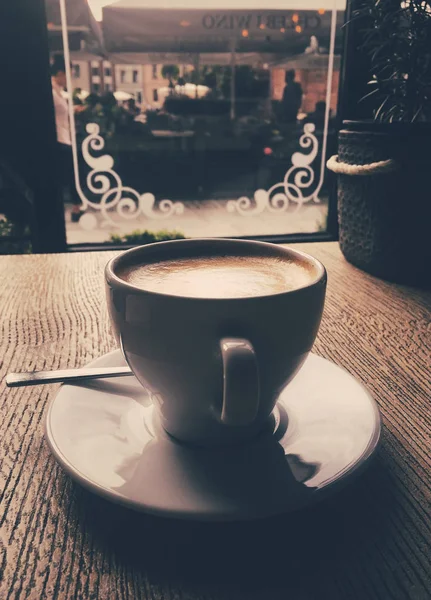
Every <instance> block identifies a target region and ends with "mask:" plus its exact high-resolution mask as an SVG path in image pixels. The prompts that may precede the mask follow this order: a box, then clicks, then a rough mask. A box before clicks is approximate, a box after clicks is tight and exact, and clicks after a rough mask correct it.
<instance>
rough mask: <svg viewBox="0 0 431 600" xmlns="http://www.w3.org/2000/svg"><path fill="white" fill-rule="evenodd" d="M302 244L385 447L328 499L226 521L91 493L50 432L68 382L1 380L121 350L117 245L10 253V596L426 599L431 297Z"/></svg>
mask: <svg viewBox="0 0 431 600" xmlns="http://www.w3.org/2000/svg"><path fill="white" fill-rule="evenodd" d="M298 247H299V248H301V249H304V250H306V251H308V252H310V253H311V254H313V255H315V256H316V257H317V258H319V259H320V260H322V262H323V263H324V264H325V265H326V267H327V269H328V273H329V284H328V295H327V302H326V308H325V313H324V318H323V322H322V326H321V330H320V333H319V336H318V339H317V342H316V345H315V348H314V351H315V352H316V353H317V354H320V355H321V356H324V357H326V358H328V359H330V360H332V361H334V362H335V363H337V364H339V365H342V366H343V367H345V368H346V369H347V370H348V371H350V373H352V374H353V375H355V376H356V377H357V378H358V379H359V380H361V381H362V382H363V383H364V384H365V385H366V386H367V387H368V388H369V390H370V391H371V393H372V394H373V395H374V397H375V398H376V400H377V402H378V404H379V406H380V409H381V413H382V417H383V440H382V444H381V447H380V449H379V451H378V453H377V456H376V458H375V460H374V462H373V464H372V465H371V467H370V468H369V469H368V471H366V472H365V473H364V474H363V475H362V476H361V477H360V478H358V479H357V480H356V481H355V482H354V483H352V484H351V485H350V486H348V487H346V488H345V489H344V490H342V491H341V492H339V493H338V494H337V495H336V496H333V497H332V498H329V499H327V500H325V501H324V502H323V503H321V504H319V505H318V506H315V507H313V508H309V509H307V510H304V511H302V512H299V513H297V514H294V515H286V516H283V517H278V518H273V519H269V520H263V521H259V522H253V523H240V524H217V525H216V524H200V523H191V522H178V521H173V520H163V519H160V518H154V517H148V516H145V515H141V514H136V513H133V512H131V511H128V510H126V509H122V508H119V507H117V506H115V505H111V504H110V503H108V502H107V501H104V500H102V499H100V498H98V497H96V496H94V495H92V494H91V493H89V492H87V491H85V490H83V489H82V488H81V487H80V486H79V485H77V484H75V483H74V482H72V480H71V479H70V478H69V477H68V476H67V475H66V474H65V473H64V472H63V471H62V469H61V468H60V467H59V466H57V464H56V462H55V461H54V459H53V458H52V456H51V455H50V452H49V450H48V447H47V445H46V443H45V440H44V434H43V425H44V411H45V408H46V406H47V402H48V400H49V399H50V397H51V396H52V394H54V393H55V391H56V389H57V386H40V387H34V388H26V389H11V390H6V389H5V386H4V381H3V378H4V376H5V375H6V373H8V372H10V371H21V370H31V369H56V368H66V367H77V366H81V365H84V364H85V363H87V362H88V361H90V360H91V359H93V358H95V357H97V356H99V355H101V354H103V353H105V352H107V351H108V350H110V349H112V348H113V347H114V341H113V338H112V336H111V334H110V332H109V324H108V319H107V313H106V309H105V306H104V291H103V267H104V265H105V263H106V262H107V260H108V259H109V258H110V257H111V256H112V253H109V252H107V253H102V252H97V253H86V254H84V253H82V254H69V255H50V256H36V255H34V256H9V257H1V258H0V281H1V287H0V298H1V300H0V303H1V304H0V306H1V315H0V327H1V331H0V360H1V364H0V367H1V373H0V377H1V380H2V383H1V388H0V389H1V409H0V423H1V425H0V431H1V436H0V465H1V466H0V494H1V504H0V598H1V600H24V599H31V600H33V599H34V600H45V599H47V600H51V599H54V598H56V599H57V598H58V599H62V600H63V599H65V600H66V599H67V600H69V599H78V600H93V599H98V600H99V599H100V600H111V599H112V600H114V599H115V600H126V599H127V600H257V599H258V600H326V599H328V600H350V599H352V600H353V599H355V600H356V599H357V600H367V599H370V600H391V599H397V600H398V599H399V600H410V599H411V600H428V599H430V598H431V516H430V505H431V452H430V446H431V444H430V441H431V440H430V433H431V412H430V398H431V383H430V381H431V374H430V362H431V359H430V348H431V343H430V336H431V323H430V318H431V317H430V311H431V294H430V293H429V292H423V291H419V290H415V289H412V288H406V287H402V286H397V285H393V284H389V283H385V282H383V281H380V280H377V279H375V278H373V277H371V276H368V275H366V274H364V273H362V272H361V271H359V270H357V269H355V268H354V267H352V266H350V265H349V264H348V263H346V262H345V260H344V259H343V258H342V256H341V254H340V252H339V249H338V246H337V245H336V244H335V243H334V244H304V245H302V244H300V245H298Z"/></svg>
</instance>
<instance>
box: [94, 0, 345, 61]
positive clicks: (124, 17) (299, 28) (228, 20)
mask: <svg viewBox="0 0 431 600" xmlns="http://www.w3.org/2000/svg"><path fill="white" fill-rule="evenodd" d="M342 22H343V13H339V14H338V15H337V26H340V27H341V25H342ZM330 29H331V11H324V10H320V11H319V10H297V11H294V10H261V11H259V10H252V11H248V10H230V11H229V10H223V11H220V12H218V11H212V10H185V9H184V10H178V9H176V10H175V9H172V10H162V9H160V10H156V9H145V8H126V9H125V8H122V7H121V5H116V4H113V5H111V6H107V7H105V9H104V13H103V32H104V39H105V43H106V46H107V49H108V50H110V51H112V52H151V51H152V52H230V51H231V50H232V49H235V50H236V51H237V52H267V53H268V52H280V53H289V54H290V53H292V54H299V53H301V52H304V50H305V48H306V47H307V46H308V44H309V41H310V37H311V36H313V35H314V36H316V37H317V38H318V40H319V44H320V45H321V46H322V47H329V37H330Z"/></svg>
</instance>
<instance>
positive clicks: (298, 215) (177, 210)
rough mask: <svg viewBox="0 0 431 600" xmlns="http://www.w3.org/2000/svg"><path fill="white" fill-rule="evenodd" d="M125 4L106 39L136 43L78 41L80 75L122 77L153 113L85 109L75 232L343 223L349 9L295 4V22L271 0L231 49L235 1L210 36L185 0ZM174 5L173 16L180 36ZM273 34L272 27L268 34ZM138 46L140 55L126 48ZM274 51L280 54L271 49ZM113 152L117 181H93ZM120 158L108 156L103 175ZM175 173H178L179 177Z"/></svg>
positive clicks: (93, 237)
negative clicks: (86, 48)
mask: <svg viewBox="0 0 431 600" xmlns="http://www.w3.org/2000/svg"><path fill="white" fill-rule="evenodd" d="M20 1H21V0H20ZM51 1H52V2H57V3H58V1H59V0H49V2H51ZM62 1H63V0H62ZM71 1H72V2H73V0H71ZM94 1H96V0H94ZM105 1H106V0H105ZM351 1H353V0H351ZM0 2H1V0H0ZM342 2H343V0H339V2H337V4H342ZM93 3H94V2H93ZM126 4H128V3H126V2H119V3H117V4H115V5H114V6H113V7H112V6H110V5H108V6H106V7H105V9H104V10H105V17H106V22H108V19H107V15H108V13H111V16H112V17H113V18H114V17H115V23H117V26H115V24H114V22H112V30H111V28H105V32H104V33H105V43H106V45H107V47H110V48H115V53H116V56H118V57H120V56H123V58H121V59H119V62H118V64H117V63H115V64H114V62H111V60H110V59H109V58H107V57H106V56H105V57H104V56H98V55H96V54H92V55H90V54H88V55H87V56H88V57H89V63H87V62H84V60H83V58H80V55H79V54H77V53H75V47H74V46H72V45H71V48H70V51H71V52H73V62H74V63H79V64H80V65H81V77H80V79H73V82H74V85H73V88H77V87H79V88H81V89H82V92H94V93H95V94H96V93H97V94H98V95H100V94H103V93H112V92H114V91H115V96H116V98H117V101H118V103H119V104H120V105H121V106H124V108H125V109H126V110H127V112H128V113H129V116H134V117H135V116H136V118H137V121H138V123H140V124H136V123H135V122H134V120H133V118H128V117H127V116H125V117H124V118H121V123H120V126H119V127H116V126H115V127H113V126H112V120H110V119H107V118H101V116H103V115H101V114H100V112H98V111H93V113H94V114H89V112H91V111H84V112H83V111H79V110H78V111H76V112H75V113H74V115H73V117H74V122H75V126H76V130H77V131H78V132H79V135H78V136H77V138H76V153H77V154H78V156H79V158H80V161H79V162H78V173H77V176H78V177H79V179H78V177H76V179H75V184H76V187H77V191H78V193H79V198H80V199H81V202H82V206H83V210H87V214H85V217H84V215H83V218H82V219H81V220H80V221H79V222H78V223H75V222H73V223H72V220H71V218H70V205H69V206H67V202H66V203H65V207H66V208H65V214H66V231H67V242H68V243H69V244H71V245H72V246H74V245H77V244H97V243H105V242H109V243H111V242H110V240H111V237H110V236H111V232H113V231H114V230H116V231H117V232H118V233H119V234H121V235H128V234H130V233H131V232H133V231H134V230H138V229H139V230H142V231H144V230H145V229H148V230H151V231H156V232H157V231H160V230H161V229H166V230H168V231H173V230H177V231H180V232H181V233H182V234H183V235H185V236H186V237H189V238H192V237H195V236H197V237H218V236H220V237H223V236H234V237H241V238H246V237H253V238H265V239H268V240H271V239H273V241H282V239H283V240H286V241H289V239H291V240H292V239H295V240H298V241H299V239H301V237H302V239H309V238H312V239H324V238H325V236H326V238H325V239H327V238H328V237H329V235H328V234H331V235H333V233H332V232H336V204H334V200H335V199H336V197H335V195H334V185H333V184H334V183H335V182H334V177H331V176H330V174H328V171H327V169H326V160H327V159H328V158H329V157H330V156H331V155H332V154H334V153H335V151H336V142H337V123H338V118H339V117H341V116H342V115H339V114H337V99H338V98H337V96H338V94H337V90H338V88H339V77H340V64H341V59H342V49H343V44H342V36H341V33H342V30H341V26H342V24H343V22H344V21H343V18H344V16H343V11H342V10H339V11H337V12H336V14H335V15H333V14H331V11H330V10H329V9H328V10H326V12H325V13H324V14H321V13H320V12H319V10H318V9H312V8H309V7H308V4H309V3H306V4H307V6H305V7H302V8H298V9H297V10H296V11H295V14H297V17H298V22H296V21H295V24H294V25H292V23H293V21H292V16H291V15H290V13H289V15H290V16H289V17H288V16H287V15H286V11H285V10H283V9H282V8H280V9H279V10H278V11H277V10H275V9H274V12H273V11H271V15H269V16H268V15H267V14H266V11H265V3H264V2H263V0H262V1H261V2H260V3H259V2H258V3H257V4H256V6H255V8H254V9H253V10H250V11H249V12H250V15H251V16H250V19H249V20H250V28H248V26H247V30H245V31H244V35H241V31H242V29H241V30H240V32H239V37H238V44H237V45H236V46H235V48H234V50H233V52H234V56H232V55H231V51H230V50H229V48H232V46H229V43H228V42H229V40H231V35H232V32H231V31H230V30H229V29H224V27H223V23H224V24H225V25H226V23H227V24H228V25H229V23H230V21H231V20H232V22H233V21H234V20H235V19H236V16H235V15H236V12H235V8H226V11H223V19H224V20H223V19H221V21H223V23H222V24H221V27H218V28H217V23H215V21H214V22H213V20H212V19H213V15H209V14H208V15H207V16H206V17H205V26H207V27H208V29H212V28H217V35H215V34H214V36H211V37H210V38H209V37H208V36H199V39H198V38H196V36H195V34H194V33H193V31H192V29H193V28H192V29H190V28H187V27H186V25H187V24H188V23H183V25H181V23H180V19H178V18H177V17H176V16H175V15H176V14H177V13H175V11H172V12H171V11H170V9H163V8H154V9H152V10H154V13H152V18H151V22H149V21H148V18H147V13H146V12H145V9H144V8H142V10H141V8H138V5H139V6H141V5H143V4H142V1H141V0H140V1H139V2H137V1H136V2H133V4H134V5H135V4H136V7H137V8H136V13H135V10H134V11H130V10H129V9H127V8H126V6H125V5H126ZM129 4H130V3H129ZM144 4H145V3H144ZM253 4H254V3H253ZM297 4H298V6H300V5H301V3H300V2H299V3H297ZM311 4H312V3H311ZM322 4H325V3H324V2H323V3H322ZM123 5H124V7H123ZM122 7H123V8H122ZM167 10H168V12H166V11H167ZM225 12H226V14H227V15H228V16H226V18H224V13H225ZM132 13H133V14H132ZM138 13H139V24H140V25H139V27H140V35H139V36H134V37H133V46H132V40H131V38H129V37H128V34H127V32H130V31H132V27H133V25H136V21H137V17H136V14H138ZM120 14H121V20H120V16H119V15H120ZM204 14H206V13H204ZM247 14H248V12H247ZM292 14H293V12H292ZM108 16H109V15H108ZM334 16H335V17H336V18H334ZM153 17H154V18H153ZM167 17H169V18H172V23H171V24H172V31H171V29H170V33H169V36H168V35H166V18H167ZM123 18H124V23H127V26H126V27H125V29H124V30H123V28H122V26H121V27H120V21H121V22H122V19H123ZM214 18H215V19H216V20H217V18H216V17H214ZM247 18H248V17H247ZM141 19H142V20H141ZM289 19H290V21H289V23H290V24H289V25H288V23H287V21H288V20H289ZM295 19H296V17H295ZM221 21H220V22H221ZM335 23H336V30H335V32H334V31H331V26H332V24H335ZM174 25H175V26H174ZM256 25H257V28H258V29H259V25H263V27H262V29H265V30H267V31H266V33H265V32H264V31H263V32H262V33H261V34H260V33H259V34H258V35H256V32H254V33H253V28H254V29H255V28H256ZM296 26H298V27H301V28H303V32H302V34H301V35H296V33H299V32H297V31H295V27H296ZM117 27H118V28H117ZM175 27H178V29H175ZM180 28H181V29H180ZM291 29H292V30H293V31H294V32H295V33H294V34H293V33H292V31H291ZM248 30H249V33H247V32H248ZM281 30H285V31H281ZM268 32H269V33H268ZM333 33H335V40H334V38H333ZM177 35H178V37H177ZM265 35H269V36H270V38H271V39H268V40H266V41H265ZM247 37H248V40H247V39H246V38H247ZM162 38H163V45H162ZM330 42H331V43H330ZM251 48H253V50H251ZM132 49H133V51H134V53H135V52H136V55H135V56H139V55H140V56H141V59H140V60H139V61H138V60H136V61H135V62H132V61H131V60H129V59H128V58H125V57H126V56H127V55H128V52H130V51H131V50H132ZM330 49H331V50H332V49H333V50H334V52H333V54H332V55H330V54H329V50H330ZM197 54H199V56H200V60H197ZM271 54H273V55H274V56H275V55H276V58H277V60H271V61H269V59H268V56H269V55H271ZM129 56H130V54H129ZM233 63H234V64H236V68H235V74H233V73H232V64H233ZM93 73H97V74H98V76H94V75H93ZM327 88H328V89H327ZM82 97H84V93H83V94H82ZM129 99H132V100H131V101H128V100H129ZM90 102H91V98H90ZM161 107H163V111H160V108H161ZM141 111H142V112H141ZM120 112H121V111H120ZM105 113H106V111H105ZM121 114H122V113H121ZM106 115H107V113H106ZM170 115H173V116H172V117H170ZM89 117H91V119H93V118H94V124H95V127H88V126H89V125H91V123H92V122H93V121H90V122H89V120H88V119H89ZM144 124H146V125H145V126H143V125H144ZM96 130H98V131H99V133H98V135H99V136H100V138H101V139H102V142H100V143H101V144H102V143H103V142H104V143H105V148H104V149H103V150H101V151H99V150H98V148H97V147H92V146H90V145H89V144H90V142H91V143H92V139H94V137H93V138H92V137H91V136H94V132H95V131H96ZM150 132H151V133H150ZM274 132H277V133H274ZM135 133H136V134H137V135H135ZM147 133H148V135H147ZM74 141H75V140H74ZM100 148H101V146H100ZM156 148H157V151H155V149H156ZM84 149H86V150H87V151H86V152H83V150H84ZM74 150H75V147H74ZM102 155H107V156H109V157H110V160H109V164H112V173H115V175H112V181H111V179H110V181H109V190H110V191H109V190H108V189H106V191H103V190H104V189H105V187H106V186H105V187H102V186H97V182H95V184H94V185H92V186H89V185H87V184H88V182H89V181H90V180H88V173H89V172H90V170H93V167H92V165H93V159H97V158H98V157H100V156H102ZM138 157H139V158H138ZM141 158H142V160H141ZM107 164H108V163H107V162H105V163H104V162H103V161H101V164H100V162H98V163H97V165H98V170H97V174H98V175H100V177H102V176H103V170H102V169H103V168H104V167H105V166H106V165H107ZM99 166H100V168H99ZM166 173H175V178H174V177H167V176H166ZM95 176H96V175H95ZM100 180H101V179H100ZM104 181H105V180H104ZM118 182H120V183H118ZM117 184H118V186H117ZM106 185H108V183H106ZM117 187H120V188H121V189H122V190H123V192H124V194H123V196H122V198H123V200H124V201H122V202H120V201H118V202H117V203H115V202H114V201H111V200H112V199H113V198H114V195H115V194H116V193H117V192H116V191H114V189H117ZM125 190H127V192H126V191H125ZM105 194H106V195H105ZM143 195H144V200H143V201H142V202H141V201H140V198H142V196H143ZM150 195H151V198H153V196H154V201H153V200H151V202H152V204H151V203H150ZM115 197H116V196H115ZM102 199H103V201H102ZM69 204H70V203H69ZM289 236H292V237H290V238H289ZM293 236H295V238H293Z"/></svg>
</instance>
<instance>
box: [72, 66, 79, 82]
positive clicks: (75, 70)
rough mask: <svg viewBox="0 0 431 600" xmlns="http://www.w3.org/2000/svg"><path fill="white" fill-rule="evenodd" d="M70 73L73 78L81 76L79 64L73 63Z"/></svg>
mask: <svg viewBox="0 0 431 600" xmlns="http://www.w3.org/2000/svg"><path fill="white" fill-rule="evenodd" d="M72 74H73V78H74V79H79V78H80V77H81V65H78V64H76V63H74V64H73V65H72Z"/></svg>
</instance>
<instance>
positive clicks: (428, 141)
mask: <svg viewBox="0 0 431 600" xmlns="http://www.w3.org/2000/svg"><path fill="white" fill-rule="evenodd" d="M351 14H352V21H351V22H353V20H356V24H355V25H357V23H358V20H359V22H360V23H361V38H362V39H361V43H360V45H359V47H358V48H357V49H356V50H357V51H358V52H362V53H365V54H366V55H367V57H368V63H369V65H370V73H369V75H370V77H369V79H370V81H369V88H370V91H369V93H368V94H367V95H366V101H367V102H369V103H370V102H371V101H372V109H373V110H372V112H373V116H374V120H369V121H367V120H364V121H344V122H343V128H342V130H341V131H340V132H339V150H338V156H337V157H332V158H331V159H330V160H329V161H328V167H329V168H330V169H332V170H333V171H335V172H336V173H338V205H339V225H340V247H341V250H342V252H343V254H344V255H345V257H346V258H347V260H349V261H350V262H351V263H352V264H354V265H356V266H358V267H360V268H362V269H364V270H365V271H368V272H369V273H372V274H374V275H377V276H380V277H383V278H386V279H389V280H392V281H396V282H400V283H411V284H421V285H423V284H425V285H429V284H430V283H431V235H430V230H431V2H430V1H429V0H427V1H424V0H403V1H401V0H352V12H351ZM347 27H349V23H348V24H347Z"/></svg>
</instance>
